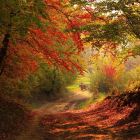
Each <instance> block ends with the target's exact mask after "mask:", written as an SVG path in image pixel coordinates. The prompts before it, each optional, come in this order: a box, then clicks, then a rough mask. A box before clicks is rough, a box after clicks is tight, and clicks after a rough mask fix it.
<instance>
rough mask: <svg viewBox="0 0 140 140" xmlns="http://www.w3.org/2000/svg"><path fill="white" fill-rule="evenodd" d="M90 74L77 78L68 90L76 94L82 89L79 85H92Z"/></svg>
mask: <svg viewBox="0 0 140 140" xmlns="http://www.w3.org/2000/svg"><path fill="white" fill-rule="evenodd" d="M89 76H90V74H89V73H85V74H84V76H83V75H78V76H77V78H76V79H75V80H74V82H73V84H71V85H69V86H67V89H68V90H69V91H70V92H76V91H77V90H79V89H80V87H79V85H80V84H81V83H84V84H87V85H89V84H90V78H89Z"/></svg>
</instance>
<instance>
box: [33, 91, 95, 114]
mask: <svg viewBox="0 0 140 140" xmlns="http://www.w3.org/2000/svg"><path fill="white" fill-rule="evenodd" d="M92 95H93V94H92V93H91V92H89V91H88V90H85V91H81V90H77V91H76V92H75V93H72V94H70V95H69V96H66V97H62V98H60V99H59V100H57V101H53V102H47V103H46V104H45V105H43V106H41V107H40V108H38V109H35V110H34V112H38V113H39V114H41V115H45V114H52V113H58V112H64V111H67V110H75V109H77V104H79V103H80V102H82V101H85V100H88V99H89V98H90V97H92Z"/></svg>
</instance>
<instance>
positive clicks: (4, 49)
mask: <svg viewBox="0 0 140 140" xmlns="http://www.w3.org/2000/svg"><path fill="white" fill-rule="evenodd" d="M9 38H10V34H9V33H7V34H5V37H4V39H3V42H2V44H3V46H2V48H1V51H0V69H1V72H0V76H1V75H2V72H3V69H4V66H2V63H3V61H4V57H5V56H6V53H7V48H8V45H9Z"/></svg>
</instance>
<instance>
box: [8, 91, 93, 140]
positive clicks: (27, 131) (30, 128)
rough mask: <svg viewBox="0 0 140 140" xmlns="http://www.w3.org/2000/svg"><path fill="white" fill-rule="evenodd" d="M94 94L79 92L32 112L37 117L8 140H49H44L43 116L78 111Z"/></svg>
mask: <svg viewBox="0 0 140 140" xmlns="http://www.w3.org/2000/svg"><path fill="white" fill-rule="evenodd" d="M92 95H93V94H92V93H91V92H89V91H88V90H83V91H81V90H78V91H77V92H76V93H72V94H70V95H68V96H66V97H61V98H60V99H58V100H56V101H52V102H46V103H45V104H44V105H42V106H41V107H39V108H37V109H34V110H33V111H32V113H33V114H35V117H34V118H33V119H32V120H31V121H30V122H29V123H28V124H26V125H24V126H23V127H22V129H21V132H20V134H19V135H18V136H14V137H12V138H8V140H47V139H46V138H44V133H46V131H45V132H44V130H43V127H42V126H40V123H41V122H42V116H43V117H44V116H45V115H50V114H53V115H54V114H56V115H57V114H58V113H65V112H69V111H72V110H76V109H77V105H78V104H79V103H81V102H83V101H86V100H88V99H89V98H90V97H92Z"/></svg>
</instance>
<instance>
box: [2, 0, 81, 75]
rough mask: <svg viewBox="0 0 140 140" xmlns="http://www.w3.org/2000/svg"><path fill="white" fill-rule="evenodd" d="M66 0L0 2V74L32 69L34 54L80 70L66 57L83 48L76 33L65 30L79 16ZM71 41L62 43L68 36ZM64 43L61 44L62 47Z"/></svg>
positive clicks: (34, 62)
mask: <svg viewBox="0 0 140 140" xmlns="http://www.w3.org/2000/svg"><path fill="white" fill-rule="evenodd" d="M74 12H75V9H74V6H72V5H70V3H69V1H67V0H37V1H33V0H11V1H8V0H6V1H2V2H1V6H0V24H1V26H0V33H1V37H0V75H2V73H5V74H6V75H10V76H11V77H13V76H14V75H16V76H18V74H19V75H20V76H21V77H23V76H24V75H26V73H29V72H34V69H35V68H37V67H38V64H37V61H36V59H37V58H40V59H42V60H43V61H46V62H47V63H48V64H49V65H50V66H51V65H54V66H56V65H57V67H58V68H59V69H61V70H62V67H64V68H65V69H66V70H67V71H71V72H74V71H73V68H72V67H75V68H76V69H78V71H82V68H81V67H80V66H78V65H77V64H76V63H75V62H74V61H72V60H71V59H70V56H71V55H72V54H75V55H77V54H78V53H79V52H80V51H83V44H82V42H81V39H80V33H79V32H77V31H74V32H65V29H66V28H67V29H68V28H70V27H72V26H75V25H76V23H78V22H77V21H78V20H79V19H78V18H76V16H75V15H74V14H73V13H74ZM79 23H81V21H80V22H79ZM70 38H71V39H72V42H73V43H71V44H66V43H67V42H68V39H70ZM64 46H65V47H64Z"/></svg>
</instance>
